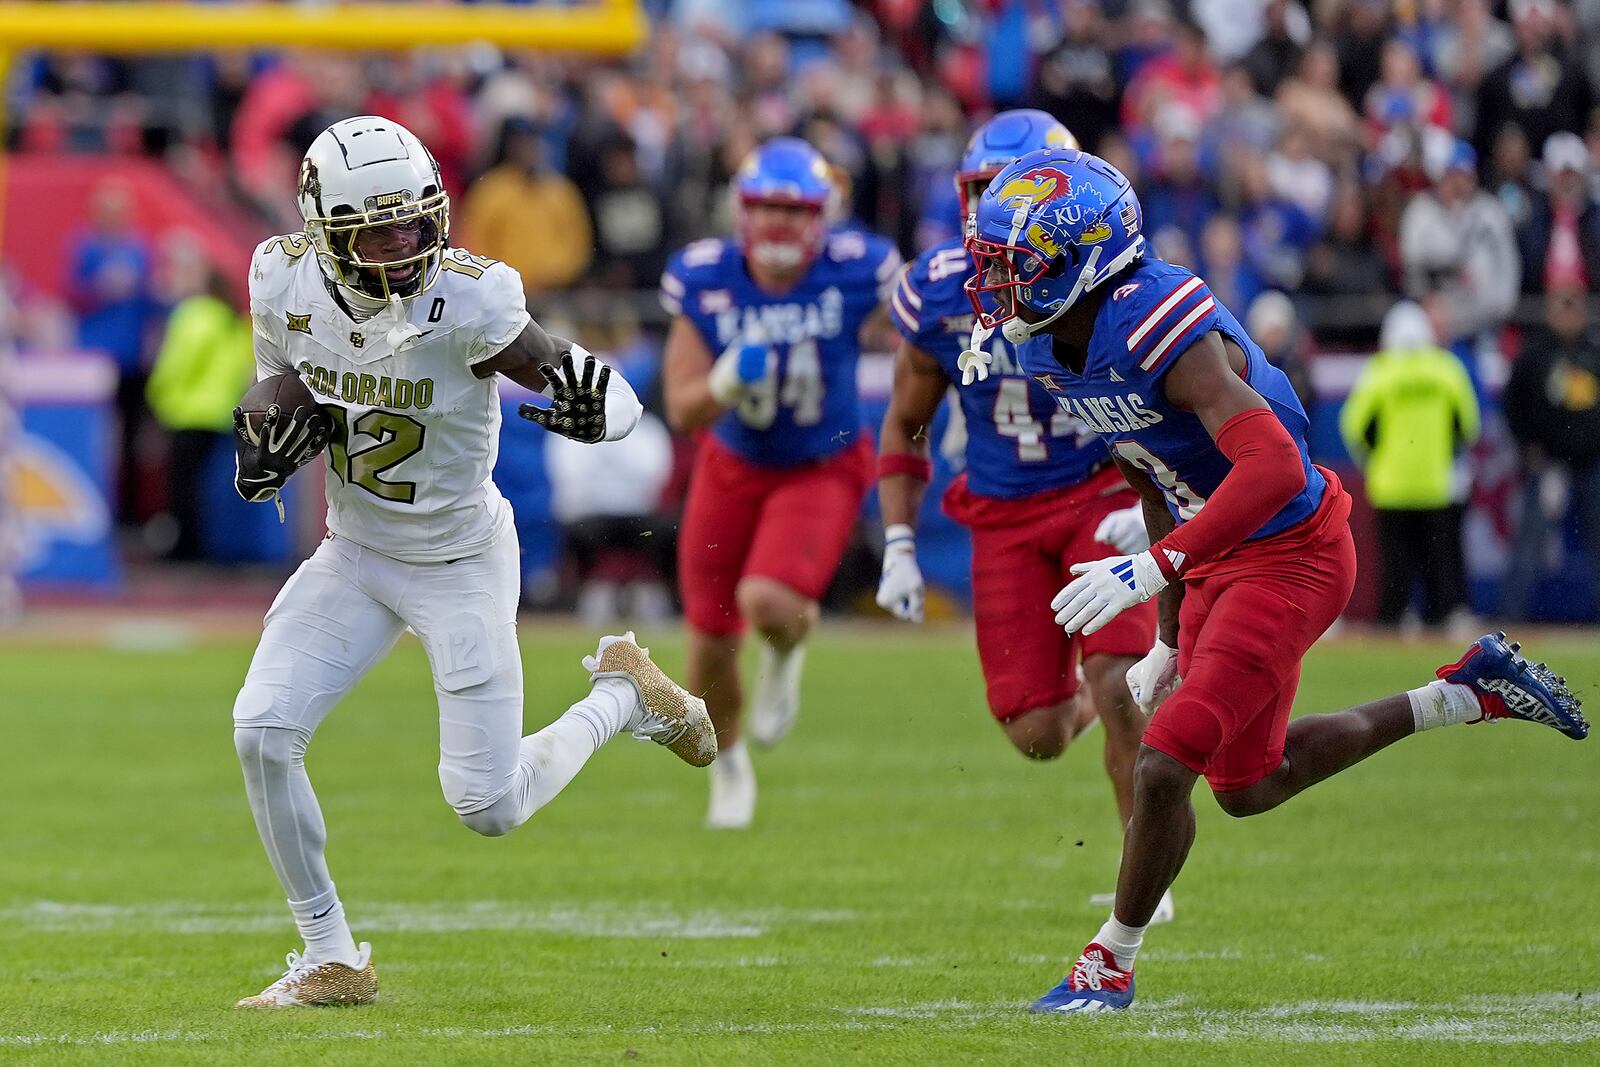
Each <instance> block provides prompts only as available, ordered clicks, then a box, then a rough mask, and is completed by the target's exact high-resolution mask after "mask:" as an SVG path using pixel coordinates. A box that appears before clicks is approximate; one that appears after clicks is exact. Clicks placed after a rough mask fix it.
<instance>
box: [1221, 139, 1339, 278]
mask: <svg viewBox="0 0 1600 1067" xmlns="http://www.w3.org/2000/svg"><path fill="white" fill-rule="evenodd" d="M1235 163H1236V181H1237V188H1236V190H1235V197H1236V199H1237V202H1238V211H1239V225H1240V227H1241V228H1242V229H1243V231H1244V252H1245V258H1246V259H1248V260H1249V261H1250V265H1251V266H1252V267H1253V268H1255V271H1256V273H1257V274H1259V275H1260V276H1261V278H1262V279H1263V280H1264V281H1265V282H1266V283H1267V284H1269V285H1272V286H1274V287H1276V288H1279V289H1298V288H1299V287H1300V281H1301V279H1302V278H1303V277H1304V275H1305V256H1306V253H1307V252H1309V251H1310V249H1311V246H1312V244H1313V243H1314V242H1315V241H1316V239H1317V237H1318V236H1319V233H1320V231H1321V228H1322V226H1321V223H1320V222H1319V220H1317V219H1315V218H1313V217H1312V216H1311V215H1309V214H1307V213H1306V211H1305V210H1304V209H1303V208H1301V207H1300V205H1299V204H1297V203H1295V202H1294V201H1293V200H1289V199H1287V198H1285V197H1282V196H1280V195H1278V194H1277V193H1276V192H1274V191H1273V188H1272V183H1271V181H1270V180H1269V178H1268V172H1267V161H1266V160H1264V159H1262V158H1261V157H1260V156H1254V155H1246V156H1241V157H1239V158H1238V159H1237V160H1235Z"/></svg>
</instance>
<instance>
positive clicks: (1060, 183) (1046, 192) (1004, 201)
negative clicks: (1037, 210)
mask: <svg viewBox="0 0 1600 1067" xmlns="http://www.w3.org/2000/svg"><path fill="white" fill-rule="evenodd" d="M1071 195H1072V176H1071V175H1070V174H1067V173H1065V172H1064V171H1059V170H1057V169H1056V168H1054V167H1035V168H1034V169H1033V170H1027V171H1023V172H1022V173H1021V174H1018V175H1017V176H1016V177H1015V178H1012V179H1011V180H1010V181H1008V182H1006V183H1005V185H1003V186H1001V187H1000V188H999V189H998V190H996V192H995V199H996V200H998V201H999V202H1000V206H1001V207H1003V208H1010V209H1016V208H1019V207H1021V208H1030V207H1033V206H1034V205H1036V204H1048V203H1049V202H1050V201H1052V200H1060V199H1061V198H1062V197H1066V196H1071Z"/></svg>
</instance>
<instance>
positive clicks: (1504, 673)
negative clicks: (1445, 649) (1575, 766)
mask: <svg viewBox="0 0 1600 1067" xmlns="http://www.w3.org/2000/svg"><path fill="white" fill-rule="evenodd" d="M1519 647H1521V646H1519V645H1517V644H1516V643H1515V642H1512V643H1511V644H1507V643H1506V635H1505V634H1503V633H1495V634H1485V635H1484V636H1483V637H1480V638H1478V639H1477V640H1476V641H1474V642H1473V643H1472V647H1471V648H1469V649H1467V654H1466V655H1464V656H1462V657H1461V658H1460V659H1459V660H1457V661H1456V662H1455V663H1451V664H1448V665H1446V666H1443V667H1440V668H1439V670H1438V672H1437V673H1438V675H1439V677H1440V678H1443V679H1444V680H1445V681H1447V682H1455V683H1457V684H1459V685H1464V686H1468V687H1469V688H1471V690H1472V692H1473V695H1475V696H1476V697H1477V698H1478V704H1479V706H1481V707H1482V708H1483V718H1482V719H1480V720H1478V721H1479V722H1493V721H1494V720H1496V719H1523V720H1525V721H1527V722H1536V723H1541V724H1543V725H1545V726H1550V727H1553V728H1555V729H1557V730H1560V731H1561V732H1562V733H1564V734H1566V735H1567V736H1568V737H1570V738H1572V739H1573V740H1575V741H1582V740H1583V739H1584V738H1585V737H1588V736H1589V724H1588V723H1587V722H1585V721H1584V718H1583V714H1582V711H1581V707H1582V705H1581V704H1580V703H1579V702H1578V698H1577V697H1575V696H1573V695H1572V690H1570V689H1568V688H1567V680H1566V679H1565V678H1562V677H1560V676H1558V675H1557V674H1555V672H1553V671H1551V670H1550V668H1549V667H1546V666H1545V665H1544V664H1543V663H1529V662H1528V661H1527V660H1525V659H1523V658H1522V657H1521V656H1520V655H1518V654H1517V649H1518V648H1519Z"/></svg>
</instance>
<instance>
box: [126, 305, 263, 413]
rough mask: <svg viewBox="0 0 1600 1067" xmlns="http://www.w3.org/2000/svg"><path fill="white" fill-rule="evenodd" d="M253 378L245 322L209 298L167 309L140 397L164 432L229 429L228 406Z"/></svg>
mask: <svg viewBox="0 0 1600 1067" xmlns="http://www.w3.org/2000/svg"><path fill="white" fill-rule="evenodd" d="M254 380H255V354H254V350H253V347H252V343H251V340H250V320H249V319H247V318H245V317H244V316H243V315H240V314H238V313H237V312H235V311H234V310H233V308H231V307H229V306H228V305H227V304H226V303H225V302H224V301H222V300H219V299H217V298H216V297H214V296H208V295H204V294H202V295H200V296H191V297H189V298H188V299H187V300H184V301H182V302H181V303H179V304H178V306H177V307H175V308H173V309H172V317H171V318H170V319H168V320H167V335H166V337H165V338H164V339H163V340H162V342H161V353H160V355H158V356H157V357H156V365H155V368H154V369H153V370H152V371H151V372H150V382H149V384H148V385H147V386H146V387H145V398H146V399H147V400H148V401H149V402H150V410H151V411H153V412H154V413H155V416H156V418H157V419H158V420H159V421H160V422H161V425H163V426H165V427H166V428H167V429H169V430H215V431H217V432H219V433H228V432H230V431H231V430H232V429H233V408H234V405H236V404H237V403H238V402H239V397H240V396H242V395H243V394H244V391H245V390H246V389H248V388H249V387H250V383H251V382H252V381H254Z"/></svg>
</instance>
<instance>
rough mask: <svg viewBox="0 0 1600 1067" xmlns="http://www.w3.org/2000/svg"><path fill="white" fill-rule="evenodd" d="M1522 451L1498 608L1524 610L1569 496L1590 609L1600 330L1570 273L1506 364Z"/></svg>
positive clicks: (1551, 552) (1598, 589)
mask: <svg viewBox="0 0 1600 1067" xmlns="http://www.w3.org/2000/svg"><path fill="white" fill-rule="evenodd" d="M1503 403H1504V406H1505V413H1506V422H1507V423H1508V424H1509V425H1510V428H1511V434H1512V436H1513V437H1514V438H1515V439H1516V442H1517V446H1518V448H1519V450H1520V452H1521V457H1520V458H1521V465H1522V476H1521V478H1520V479H1518V481H1519V482H1520V485H1521V490H1522V491H1521V494H1520V496H1521V506H1520V507H1519V509H1518V518H1517V525H1516V540H1515V550H1514V551H1513V552H1512V554H1511V568H1510V572H1509V573H1508V574H1507V575H1506V584H1505V589H1504V591H1503V593H1502V595H1501V598H1500V608H1501V610H1502V611H1504V612H1505V613H1506V614H1507V615H1509V616H1511V617H1512V618H1517V619H1523V618H1528V617H1529V610H1530V607H1531V603H1532V597H1533V593H1534V589H1535V586H1536V585H1537V583H1538V581H1539V579H1540V578H1541V577H1542V576H1543V575H1544V574H1545V573H1547V572H1548V571H1549V570H1550V565H1549V564H1550V560H1551V558H1552V557H1555V558H1557V559H1559V556H1560V540H1559V538H1560V534H1561V530H1562V528H1563V526H1564V525H1565V523H1564V521H1563V519H1564V517H1565V515H1566V513H1567V508H1568V506H1569V504H1570V503H1575V504H1576V506H1577V516H1578V520H1579V526H1580V529H1581V533H1582V539H1583V546H1584V549H1585V551H1586V552H1588V554H1589V558H1590V560H1591V566H1590V575H1591V581H1592V583H1593V584H1592V586H1591V589H1592V596H1593V600H1592V601H1591V609H1593V608H1595V607H1600V568H1597V567H1595V566H1594V565H1593V561H1594V560H1597V559H1600V337H1596V335H1595V329H1594V326H1593V323H1592V322H1591V321H1590V318H1589V296H1588V293H1587V291H1586V290H1585V289H1584V287H1583V286H1581V285H1575V284H1572V283H1571V281H1570V280H1568V281H1566V282H1564V283H1561V284H1557V285H1553V286H1552V287H1551V288H1550V290H1549V291H1548V292H1547V293H1546V295H1545V324H1544V327H1543V328H1542V329H1540V330H1539V331H1538V332H1537V333H1536V334H1535V335H1534V336H1532V337H1530V338H1529V339H1528V343H1527V344H1526V345H1524V346H1523V349H1522V353H1521V355H1519V356H1518V357H1517V359H1516V361H1515V362H1514V363H1513V364H1512V365H1511V379H1510V381H1509V382H1507V384H1506V391H1505V397H1504V400H1503Z"/></svg>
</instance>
